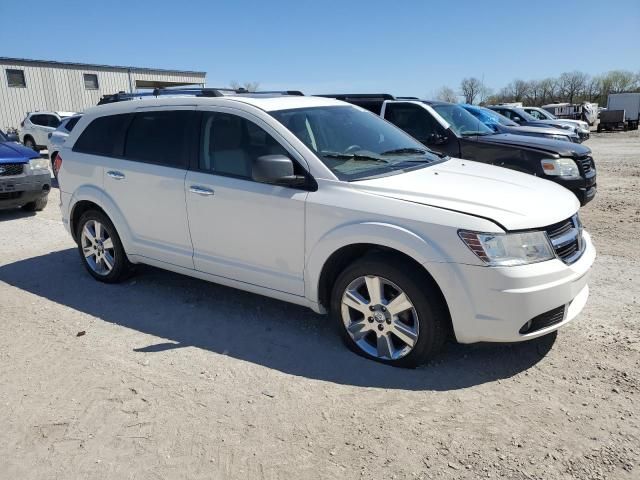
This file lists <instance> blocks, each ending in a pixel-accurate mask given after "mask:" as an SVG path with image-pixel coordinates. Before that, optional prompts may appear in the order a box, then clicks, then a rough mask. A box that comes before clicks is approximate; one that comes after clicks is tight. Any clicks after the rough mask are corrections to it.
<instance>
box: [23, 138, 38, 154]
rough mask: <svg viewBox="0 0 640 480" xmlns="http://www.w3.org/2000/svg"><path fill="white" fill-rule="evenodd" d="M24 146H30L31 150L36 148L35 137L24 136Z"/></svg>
mask: <svg viewBox="0 0 640 480" xmlns="http://www.w3.org/2000/svg"><path fill="white" fill-rule="evenodd" d="M24 146H25V147H27V148H30V149H31V150H36V151H37V149H36V142H34V140H33V138H31V137H29V136H27V137H24Z"/></svg>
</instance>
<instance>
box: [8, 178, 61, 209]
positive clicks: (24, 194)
mask: <svg viewBox="0 0 640 480" xmlns="http://www.w3.org/2000/svg"><path fill="white" fill-rule="evenodd" d="M50 191H51V176H50V175H49V174H48V173H47V174H42V175H16V176H12V177H0V208H3V209H4V208H18V207H22V206H23V205H26V204H27V203H30V202H33V201H35V200H37V199H39V198H42V197H46V196H47V195H49V192H50Z"/></svg>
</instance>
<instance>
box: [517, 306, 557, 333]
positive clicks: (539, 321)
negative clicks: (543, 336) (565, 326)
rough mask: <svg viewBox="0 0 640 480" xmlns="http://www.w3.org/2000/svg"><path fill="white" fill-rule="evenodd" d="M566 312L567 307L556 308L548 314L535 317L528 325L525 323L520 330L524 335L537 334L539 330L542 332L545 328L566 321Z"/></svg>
mask: <svg viewBox="0 0 640 480" xmlns="http://www.w3.org/2000/svg"><path fill="white" fill-rule="evenodd" d="M564 311H565V306H564V305H562V306H561V307H558V308H554V309H553V310H549V311H548V312H544V313H543V314H541V315H538V316H537V317H533V318H532V319H531V320H529V321H528V322H527V323H525V324H524V325H523V326H522V328H521V329H520V334H521V335H524V334H526V333H533V332H537V331H538V330H542V329H543V328H547V327H550V326H552V325H555V324H557V323H560V322H561V321H562V320H564Z"/></svg>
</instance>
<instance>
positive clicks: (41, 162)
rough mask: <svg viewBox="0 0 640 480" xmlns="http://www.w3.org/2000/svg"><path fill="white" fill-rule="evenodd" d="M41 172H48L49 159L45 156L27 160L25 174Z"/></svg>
mask: <svg viewBox="0 0 640 480" xmlns="http://www.w3.org/2000/svg"><path fill="white" fill-rule="evenodd" d="M43 173H49V160H47V159H46V158H32V159H31V160H29V166H28V168H27V174H30V175H39V174H43Z"/></svg>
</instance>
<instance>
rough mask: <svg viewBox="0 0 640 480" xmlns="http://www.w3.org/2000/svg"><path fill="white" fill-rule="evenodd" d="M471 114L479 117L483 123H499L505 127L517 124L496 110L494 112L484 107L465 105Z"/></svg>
mask: <svg viewBox="0 0 640 480" xmlns="http://www.w3.org/2000/svg"><path fill="white" fill-rule="evenodd" d="M465 108H466V109H467V110H468V111H469V112H471V114H472V115H473V116H474V117H476V118H479V119H480V121H481V122H482V123H484V124H485V125H491V124H495V123H499V124H500V125H504V126H505V127H517V126H518V124H517V123H516V122H514V121H513V120H510V119H508V118H507V117H505V116H504V115H500V114H499V113H498V112H494V111H493V110H489V109H488V108H484V107H465Z"/></svg>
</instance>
